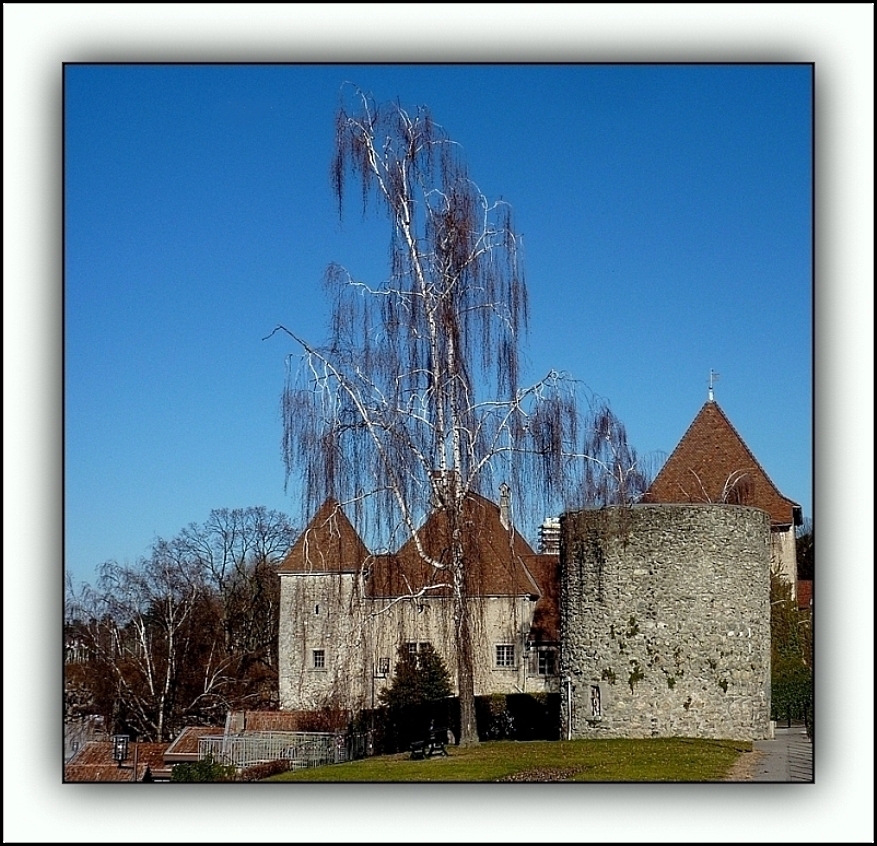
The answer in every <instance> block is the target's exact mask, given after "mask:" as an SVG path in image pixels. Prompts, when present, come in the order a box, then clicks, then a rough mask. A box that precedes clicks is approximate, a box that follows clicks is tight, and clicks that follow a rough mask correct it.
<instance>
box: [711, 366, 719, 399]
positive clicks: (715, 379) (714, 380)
mask: <svg viewBox="0 0 877 846" xmlns="http://www.w3.org/2000/svg"><path fill="white" fill-rule="evenodd" d="M718 378H719V374H718V373H716V372H715V371H714V370H710V381H709V386H710V392H709V401H710V402H713V383H714V382H716V381H718Z"/></svg>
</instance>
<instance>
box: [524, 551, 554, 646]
mask: <svg viewBox="0 0 877 846" xmlns="http://www.w3.org/2000/svg"><path fill="white" fill-rule="evenodd" d="M524 563H525V564H526V566H527V569H528V570H529V571H530V573H531V574H532V575H533V578H534V579H535V581H536V583H537V584H538V585H539V588H540V596H539V599H538V600H537V602H536V608H535V609H534V611H533V624H532V626H530V634H529V637H530V638H531V639H532V640H534V641H536V642H537V643H558V642H559V641H560V556H559V555H537V554H535V553H534V554H533V555H528V556H525V557H524Z"/></svg>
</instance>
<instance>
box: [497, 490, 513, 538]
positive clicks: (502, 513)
mask: <svg viewBox="0 0 877 846" xmlns="http://www.w3.org/2000/svg"><path fill="white" fill-rule="evenodd" d="M511 494H512V489H511V488H510V487H509V486H508V485H507V484H506V483H505V482H503V483H502V484H501V485H500V486H499V522H500V523H502V525H503V528H504V529H510V528H511V525H512V501H511V500H512V497H511Z"/></svg>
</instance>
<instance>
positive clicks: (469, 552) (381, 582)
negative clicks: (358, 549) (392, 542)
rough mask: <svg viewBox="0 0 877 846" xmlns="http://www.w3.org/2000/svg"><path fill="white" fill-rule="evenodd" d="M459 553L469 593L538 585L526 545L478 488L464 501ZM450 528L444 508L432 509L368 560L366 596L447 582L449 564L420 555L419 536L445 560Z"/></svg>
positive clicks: (524, 590) (517, 592) (516, 591)
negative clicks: (393, 546) (386, 551)
mask: <svg viewBox="0 0 877 846" xmlns="http://www.w3.org/2000/svg"><path fill="white" fill-rule="evenodd" d="M461 529H462V537H463V556H464V560H465V561H466V562H467V566H466V576H467V580H468V584H467V589H468V592H469V594H470V595H471V596H522V595H527V596H538V595H539V593H540V590H539V586H538V585H537V583H536V582H535V581H534V579H533V576H532V575H531V573H530V572H529V571H528V569H527V566H526V564H525V563H524V562H525V559H527V558H528V557H532V556H533V555H534V553H533V550H532V549H531V547H530V545H529V544H528V543H527V542H526V541H525V540H524V539H523V538H522V537H521V535H520V534H519V533H518V532H517V531H515V530H514V529H508V528H506V527H505V526H503V524H502V522H501V520H500V512H499V506H497V505H496V504H494V503H492V502H490V500H488V499H485V498H484V497H482V496H479V495H477V494H469V496H467V498H466V500H465V501H464V503H463V515H462V526H461ZM450 535H451V528H450V525H449V521H448V516H447V512H445V511H434V512H433V513H432V514H430V516H429V517H428V518H427V520H426V522H425V523H424V524H423V526H421V527H420V529H419V530H418V531H417V540H415V538H414V537H411V538H409V539H408V540H407V541H406V542H405V543H404V544H403V545H402V547H401V548H400V549H399V551H398V552H396V553H395V554H392V555H380V556H375V557H374V558H373V559H372V561H371V562H370V568H371V570H370V576H369V578H368V580H367V581H366V593H367V595H368V596H371V597H395V596H404V595H407V594H410V593H412V592H415V591H417V590H419V589H421V588H423V587H425V586H430V585H450V582H451V575H450V573H449V571H448V570H446V569H440V568H435V567H433V566H432V565H431V564H429V563H428V562H426V561H424V559H423V556H422V555H421V554H420V551H419V550H418V540H419V543H420V545H421V548H422V549H423V551H424V552H425V553H426V555H428V556H429V557H430V558H432V559H434V560H436V561H438V562H440V563H441V564H448V563H450V561H449V554H450V553H449V551H450ZM427 595H428V596H449V595H450V588H449V587H443V588H440V589H438V590H432V591H429V592H428V594H427Z"/></svg>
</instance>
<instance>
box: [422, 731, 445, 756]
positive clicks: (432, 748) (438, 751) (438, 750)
mask: <svg viewBox="0 0 877 846" xmlns="http://www.w3.org/2000/svg"><path fill="white" fill-rule="evenodd" d="M447 742H448V730H447V729H433V730H432V731H430V733H429V737H428V738H427V741H426V755H427V757H429V758H431V757H432V756H433V755H447V754H448V750H447V749H445V745H446V744H447Z"/></svg>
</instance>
